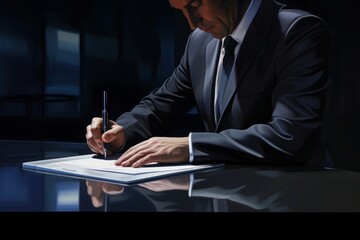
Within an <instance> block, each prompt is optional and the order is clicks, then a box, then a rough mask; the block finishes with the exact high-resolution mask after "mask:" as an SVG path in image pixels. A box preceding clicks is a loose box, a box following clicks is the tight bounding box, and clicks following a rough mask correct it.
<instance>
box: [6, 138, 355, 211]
mask: <svg viewBox="0 0 360 240" xmlns="http://www.w3.org/2000/svg"><path fill="white" fill-rule="evenodd" d="M89 153H91V152H90V151H89V149H88V148H87V146H86V144H85V143H66V142H36V141H5V140H1V141H0V212H54V211H61V212H63V211H71V212H78V211H85V212H89V211H91V212H92V211H96V212H110V211H120V212H358V211H360V187H359V186H360V173H357V172H351V171H342V170H335V169H305V168H303V167H269V166H242V165H238V166H226V167H224V168H221V169H217V170H213V171H207V172H198V173H194V174H183V175H178V176H173V177H169V178H164V179H158V180H155V181H150V182H144V183H140V184H138V185H134V186H122V185H116V184H111V183H106V182H97V181H92V180H89V179H76V178H69V177H60V176H55V175H50V174H40V173H34V172H29V171H25V170H23V169H22V163H23V162H27V161H35V160H43V159H51V158H59V157H67V156H74V155H81V154H89ZM190 186H191V187H190Z"/></svg>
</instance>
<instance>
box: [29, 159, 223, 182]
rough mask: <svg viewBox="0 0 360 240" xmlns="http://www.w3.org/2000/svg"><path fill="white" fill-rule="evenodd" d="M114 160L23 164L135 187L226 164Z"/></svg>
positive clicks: (49, 171) (41, 169)
mask: <svg viewBox="0 0 360 240" xmlns="http://www.w3.org/2000/svg"><path fill="white" fill-rule="evenodd" d="M115 159H116V158H113V159H112V160H104V159H101V158H99V157H98V156H97V155H94V154H89V155H81V156H74V157H66V158H57V159H50V160H40V161H32V162H25V163H23V169H24V170H28V171H35V172H39V173H48V174H55V175H61V176H69V177H77V178H89V179H95V180H103V181H108V182H115V183H123V184H133V183H138V182H144V181H147V180H151V179H155V178H161V177H166V176H171V175H177V174H182V173H188V172H195V171H200V170H210V169H213V168H218V167H221V166H223V164H204V165H192V164H147V165H145V166H143V167H140V168H132V167H121V166H115Z"/></svg>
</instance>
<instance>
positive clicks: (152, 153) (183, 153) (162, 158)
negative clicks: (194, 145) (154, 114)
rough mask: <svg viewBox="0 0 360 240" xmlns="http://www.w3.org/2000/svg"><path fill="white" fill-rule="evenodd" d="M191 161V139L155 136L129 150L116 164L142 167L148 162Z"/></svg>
mask: <svg viewBox="0 0 360 240" xmlns="http://www.w3.org/2000/svg"><path fill="white" fill-rule="evenodd" d="M187 161H189V140H188V138H187V137H183V138H169V137H153V138H150V139H149V140H146V141H143V142H141V143H139V144H137V145H135V146H133V147H131V148H130V149H129V150H127V151H126V152H125V153H124V154H123V155H122V156H121V157H120V158H119V159H118V160H117V161H116V165H121V166H123V167H141V166H143V165H145V164H147V163H152V162H161V163H181V162H187Z"/></svg>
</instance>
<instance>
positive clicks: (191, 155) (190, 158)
mask: <svg viewBox="0 0 360 240" xmlns="http://www.w3.org/2000/svg"><path fill="white" fill-rule="evenodd" d="M191 136H192V133H190V134H189V137H188V138H189V155H190V156H189V162H190V163H192V162H193V161H194V152H193V147H192V140H191Z"/></svg>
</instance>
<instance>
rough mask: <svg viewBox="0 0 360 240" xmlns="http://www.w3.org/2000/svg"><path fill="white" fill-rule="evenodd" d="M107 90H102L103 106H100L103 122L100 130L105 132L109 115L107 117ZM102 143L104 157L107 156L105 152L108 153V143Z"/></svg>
mask: <svg viewBox="0 0 360 240" xmlns="http://www.w3.org/2000/svg"><path fill="white" fill-rule="evenodd" d="M107 102H108V100H107V92H106V91H104V92H103V107H102V119H103V124H102V132H103V133H105V132H106V131H107V130H108V127H109V117H108V110H107ZM103 144H104V158H106V157H107V153H108V149H109V144H108V143H103Z"/></svg>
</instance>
